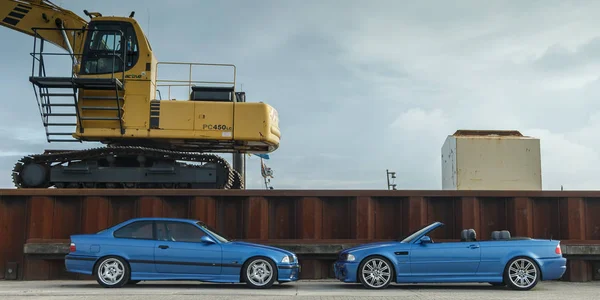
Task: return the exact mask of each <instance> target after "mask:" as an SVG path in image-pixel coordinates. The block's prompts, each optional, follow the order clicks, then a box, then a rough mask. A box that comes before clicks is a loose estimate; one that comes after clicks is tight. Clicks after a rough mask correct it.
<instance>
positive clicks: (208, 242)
mask: <svg viewBox="0 0 600 300" xmlns="http://www.w3.org/2000/svg"><path fill="white" fill-rule="evenodd" d="M200 241H201V242H203V243H205V244H214V243H215V241H213V240H212V239H211V238H210V237H209V236H208V235H205V236H203V237H201V238H200Z"/></svg>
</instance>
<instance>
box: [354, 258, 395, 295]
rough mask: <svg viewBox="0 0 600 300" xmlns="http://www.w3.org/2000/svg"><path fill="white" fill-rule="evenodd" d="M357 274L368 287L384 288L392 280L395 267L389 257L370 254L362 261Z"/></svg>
mask: <svg viewBox="0 0 600 300" xmlns="http://www.w3.org/2000/svg"><path fill="white" fill-rule="evenodd" d="M356 276H358V279H359V280H360V283H362V285H363V286H364V287H366V288H368V289H384V288H386V287H387V286H388V285H390V283H391V282H392V278H393V277H394V268H393V267H392V264H391V263H390V261H389V260H388V259H387V258H385V257H382V256H370V257H367V258H366V259H364V260H363V261H362V262H361V263H360V265H359V266H358V272H357V274H356Z"/></svg>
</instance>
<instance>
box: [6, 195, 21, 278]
mask: <svg viewBox="0 0 600 300" xmlns="http://www.w3.org/2000/svg"><path fill="white" fill-rule="evenodd" d="M26 223H27V199H26V198H25V197H16V196H2V197H0V240H1V241H2V250H1V251H0V279H4V276H5V274H6V270H7V269H8V268H12V269H13V270H16V272H17V274H16V276H15V273H14V271H13V272H12V273H10V274H7V275H8V276H9V278H10V277H13V276H15V277H16V278H21V277H22V276H23V269H24V268H23V262H24V260H23V244H24V243H25V239H26V227H25V224H26ZM11 263H16V264H17V266H16V268H15V267H14V266H13V267H9V266H7V265H8V264H11Z"/></svg>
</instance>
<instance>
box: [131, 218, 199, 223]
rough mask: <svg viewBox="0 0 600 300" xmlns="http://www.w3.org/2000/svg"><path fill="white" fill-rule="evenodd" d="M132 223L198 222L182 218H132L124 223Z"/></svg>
mask: <svg viewBox="0 0 600 300" xmlns="http://www.w3.org/2000/svg"><path fill="white" fill-rule="evenodd" d="M133 221H178V222H186V223H196V222H200V221H199V220H196V219H184V218H161V217H142V218H132V219H129V220H127V221H125V222H127V223H130V222H133Z"/></svg>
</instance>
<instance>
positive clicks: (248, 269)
mask: <svg viewBox="0 0 600 300" xmlns="http://www.w3.org/2000/svg"><path fill="white" fill-rule="evenodd" d="M242 276H243V278H244V282H246V284H247V285H248V286H249V287H251V288H255V289H267V288H270V287H271V286H272V285H273V283H274V282H275V280H277V267H276V266H275V264H274V263H273V262H272V261H271V260H270V259H266V258H262V257H255V258H252V259H250V260H249V261H248V263H247V264H246V266H245V267H244V268H243V270H242Z"/></svg>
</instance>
